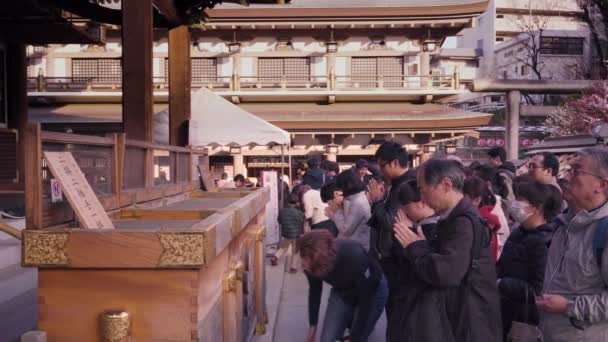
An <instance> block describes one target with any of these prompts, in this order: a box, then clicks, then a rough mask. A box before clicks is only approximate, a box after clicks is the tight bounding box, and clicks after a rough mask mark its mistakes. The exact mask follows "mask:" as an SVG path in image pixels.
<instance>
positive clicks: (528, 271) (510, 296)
mask: <svg viewBox="0 0 608 342" xmlns="http://www.w3.org/2000/svg"><path fill="white" fill-rule="evenodd" d="M514 192H515V201H513V202H512V203H511V207H510V208H509V209H510V210H509V211H510V213H511V217H512V218H513V219H514V220H515V221H517V223H519V228H518V229H515V230H514V231H513V232H512V233H511V235H510V236H509V238H508V239H507V242H506V243H505V245H504V248H503V251H502V254H501V256H500V258H499V259H498V263H497V264H496V268H497V273H498V290H499V292H500V294H501V311H502V319H503V332H504V335H505V340H506V336H507V334H508V332H509V329H510V328H511V323H512V322H514V321H516V322H524V323H528V324H532V325H538V320H539V317H538V311H537V310H536V305H535V295H539V294H540V291H541V289H542V284H543V278H544V273H545V264H546V261H547V252H548V246H549V243H550V240H551V236H552V233H553V232H552V229H551V227H550V226H548V225H547V222H549V221H551V220H552V219H553V218H554V217H555V216H556V215H557V214H558V213H559V209H560V206H561V193H560V192H559V191H558V190H557V189H556V188H555V187H554V186H551V185H547V184H543V183H540V182H538V181H531V180H529V179H527V178H523V179H521V180H520V181H519V182H516V183H515V186H514ZM526 296H527V299H526Z"/></svg>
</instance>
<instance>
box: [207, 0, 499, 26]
mask: <svg viewBox="0 0 608 342" xmlns="http://www.w3.org/2000/svg"><path fill="white" fill-rule="evenodd" d="M487 6H488V1H487V0H374V1H372V0H331V1H328V0H293V1H291V3H289V4H286V5H284V6H276V5H274V6H273V5H270V4H251V5H250V6H248V7H240V6H238V5H236V4H230V3H226V4H222V5H219V6H216V7H215V8H214V9H211V10H208V13H209V17H210V18H211V22H214V21H218V20H221V19H224V20H225V19H228V18H231V19H236V18H241V19H244V18H256V19H258V20H262V19H269V18H328V17H332V18H359V17H362V16H363V17H386V18H397V17H399V18H400V19H407V18H420V17H423V18H463V17H476V16H478V15H479V14H481V13H483V12H484V11H485V10H486V9H487Z"/></svg>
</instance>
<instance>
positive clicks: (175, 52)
mask: <svg viewBox="0 0 608 342" xmlns="http://www.w3.org/2000/svg"><path fill="white" fill-rule="evenodd" d="M190 83H191V74H190V31H188V27H187V26H179V27H176V28H173V29H171V30H169V143H170V144H171V145H179V146H186V145H188V121H189V120H190Z"/></svg>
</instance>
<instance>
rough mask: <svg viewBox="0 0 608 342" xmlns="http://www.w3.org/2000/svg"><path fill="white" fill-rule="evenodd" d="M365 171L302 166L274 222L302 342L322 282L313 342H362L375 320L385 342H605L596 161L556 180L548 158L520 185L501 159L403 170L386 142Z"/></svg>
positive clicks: (607, 177)
mask: <svg viewBox="0 0 608 342" xmlns="http://www.w3.org/2000/svg"><path fill="white" fill-rule="evenodd" d="M374 159H375V160H373V161H365V160H360V161H357V163H355V164H354V165H353V166H352V167H351V168H350V169H347V170H344V171H342V172H339V171H340V170H339V167H338V165H337V164H336V163H334V162H321V161H320V160H319V159H315V158H312V159H311V160H310V161H309V163H308V166H309V167H308V169H305V168H304V167H301V170H298V172H297V175H298V177H297V178H298V181H297V182H296V183H297V184H294V186H293V188H292V189H291V193H290V194H289V195H288V196H287V198H288V202H289V205H288V206H287V207H285V208H284V209H282V210H281V212H280V215H279V223H280V224H281V227H282V228H281V231H282V235H283V237H284V239H285V241H286V242H287V243H289V244H291V245H293V246H294V247H295V251H297V254H298V256H299V257H300V258H301V266H302V270H303V271H304V273H305V274H306V276H307V279H308V282H309V285H310V287H309V293H308V312H309V324H310V329H309V333H308V337H307V340H308V341H315V340H316V338H317V334H318V332H317V325H318V317H319V307H320V301H321V291H322V284H323V282H325V283H327V284H329V285H330V286H331V293H330V295H329V300H328V304H327V309H326V310H327V311H326V314H325V320H324V322H323V325H322V326H323V328H322V331H321V332H320V339H321V341H322V342H330V341H331V342H333V341H336V340H344V339H348V340H350V341H354V342H357V341H366V340H367V339H368V337H369V336H370V334H371V332H372V331H373V330H374V327H375V325H376V323H377V321H378V319H379V318H380V316H381V315H382V313H383V312H385V313H386V318H387V331H386V339H387V341H395V342H397V341H399V342H401V341H405V342H407V341H442V342H444V341H448V342H449V341H454V342H465V341H472V342H473V341H474V342H477V341H479V342H488V341H540V340H541V339H544V341H548V342H562V341H563V342H571V341H587V342H605V341H608V252H606V251H605V247H606V241H607V238H606V237H607V236H608V149H605V148H599V147H598V148H587V149H584V150H582V151H581V152H580V153H579V154H578V156H577V158H576V159H574V162H573V163H572V164H571V165H570V168H569V169H568V171H567V173H566V175H565V177H564V178H563V179H561V180H558V179H557V176H558V171H559V162H558V160H557V158H556V157H555V156H554V155H553V154H551V153H540V154H537V155H534V156H533V157H532V158H530V159H529V162H528V164H527V172H526V173H525V174H519V175H518V174H517V170H516V169H515V166H514V165H513V164H512V163H511V162H509V161H507V158H506V153H505V151H504V149H502V148H495V149H492V150H491V151H489V153H488V159H487V161H486V162H484V163H472V164H470V165H468V166H465V165H463V164H462V163H461V162H460V161H459V160H455V159H449V158H432V159H430V160H428V161H426V162H425V163H423V164H422V165H421V166H419V167H418V168H416V169H412V168H410V167H409V165H410V160H409V155H408V152H407V151H406V150H405V149H404V148H403V147H402V146H401V145H399V144H397V143H394V142H385V143H383V144H382V145H381V146H380V147H379V148H378V150H377V152H376V154H375V158H374ZM289 269H290V271H291V272H296V265H294V264H293V262H292V260H290V262H289ZM347 329H348V333H347Z"/></svg>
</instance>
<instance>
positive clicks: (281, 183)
mask: <svg viewBox="0 0 608 342" xmlns="http://www.w3.org/2000/svg"><path fill="white" fill-rule="evenodd" d="M284 164H285V146H284V145H281V177H279V180H278V183H279V209H282V208H283V203H285V199H284V198H283V196H284V194H283V175H284V174H285V165H284Z"/></svg>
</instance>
